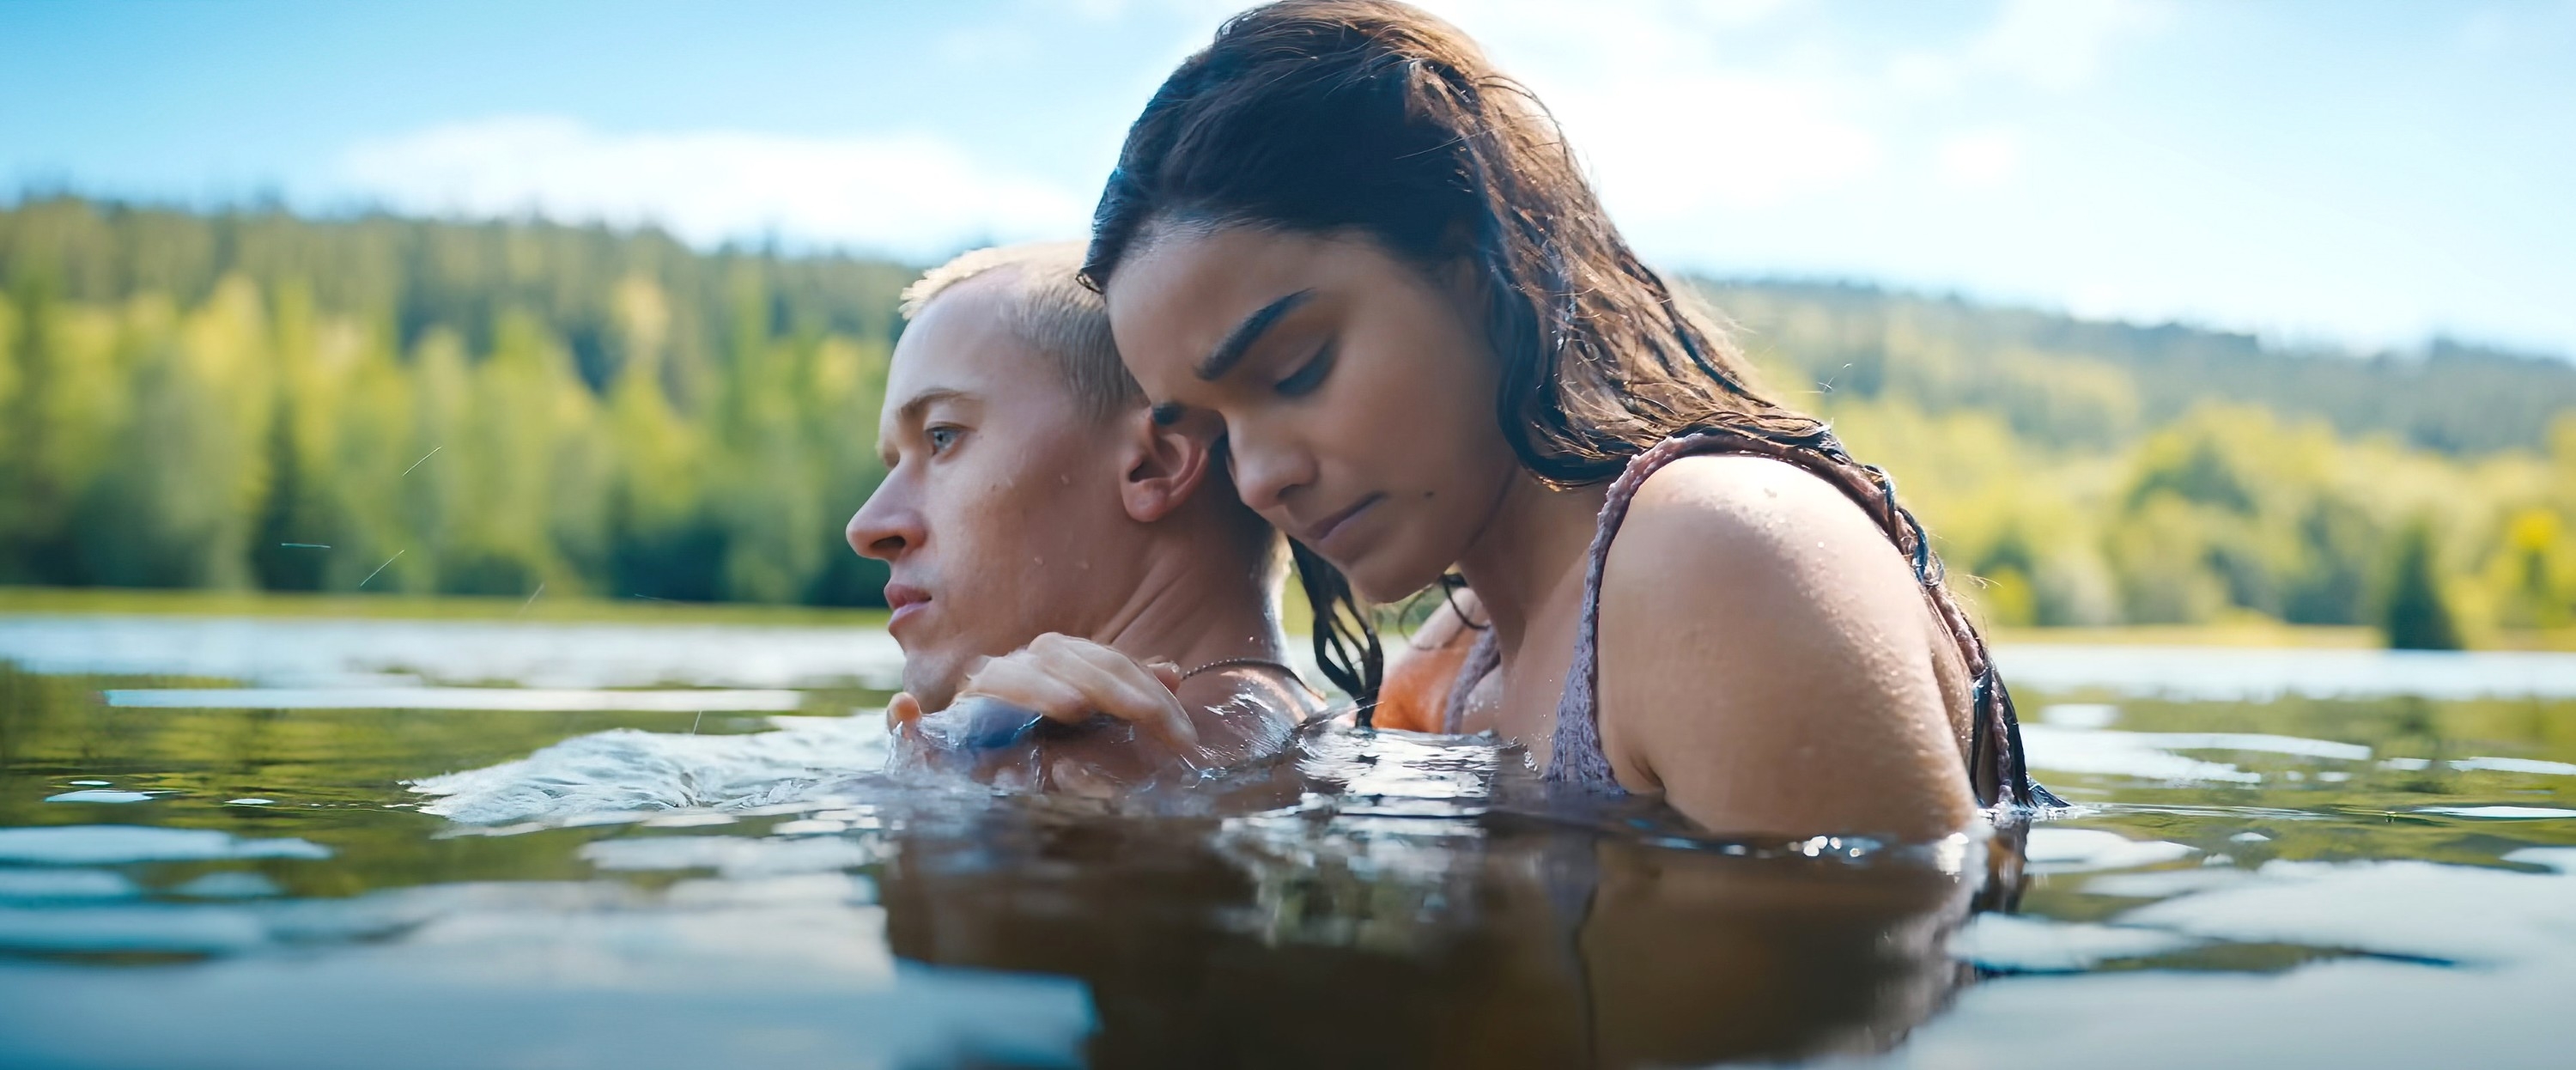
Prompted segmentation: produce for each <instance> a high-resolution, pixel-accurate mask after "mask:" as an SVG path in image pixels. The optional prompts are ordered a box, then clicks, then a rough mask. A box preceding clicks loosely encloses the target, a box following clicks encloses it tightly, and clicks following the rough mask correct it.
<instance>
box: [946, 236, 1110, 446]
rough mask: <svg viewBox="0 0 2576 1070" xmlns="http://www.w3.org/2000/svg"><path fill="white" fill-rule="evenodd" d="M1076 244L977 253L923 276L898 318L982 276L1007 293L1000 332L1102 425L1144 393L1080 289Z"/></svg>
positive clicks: (1002, 297)
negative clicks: (1027, 350)
mask: <svg viewBox="0 0 2576 1070" xmlns="http://www.w3.org/2000/svg"><path fill="white" fill-rule="evenodd" d="M1082 252H1083V246H1082V243H1081V242H1040V243H1031V244H1027V245H1003V246H996V247H994V248H990V249H977V250H975V251H973V252H970V253H965V254H962V255H960V256H959V257H957V258H956V259H954V260H951V261H949V262H947V263H945V264H941V265H939V266H938V267H935V268H932V269H930V270H929V271H928V272H926V273H924V274H923V275H922V276H921V278H920V279H918V280H916V281H915V282H914V283H913V284H912V285H910V286H907V287H904V290H903V304H902V311H903V318H904V319H906V320H910V319H913V318H915V317H917V316H919V315H921V310H922V309H924V308H927V307H929V305H930V302H931V301H933V300H935V299H936V298H938V296H939V295H940V294H942V293H945V292H947V291H948V289H949V288H950V287H952V286H955V285H957V284H959V283H962V282H965V281H966V280H968V279H973V278H979V277H981V276H984V275H996V274H997V273H1000V274H1006V275H1007V276H1008V277H1007V278H1002V277H999V276H998V275H997V277H996V279H995V280H994V281H995V282H996V283H1000V284H1002V285H1004V286H1005V287H1006V289H1004V290H1003V291H1002V292H1001V293H1000V294H999V295H998V297H999V301H1000V311H1001V315H1002V320H1003V326H1004V327H1005V328H1006V329H1008V330H1009V331H1010V332H1011V333H1012V334H1014V335H1017V336H1019V338H1020V340H1021V341H1023V342H1027V343H1028V344H1029V345H1030V347H1032V348H1034V349H1036V350H1037V351H1039V352H1041V353H1044V354H1046V355H1047V356H1048V357H1050V358H1052V359H1053V360H1054V363H1055V366H1056V371H1057V372H1058V373H1059V374H1061V375H1063V377H1064V382H1065V385H1066V386H1068V387H1071V388H1072V389H1073V395H1074V397H1075V398H1076V399H1077V400H1078V401H1080V403H1081V405H1082V408H1083V411H1084V412H1085V413H1087V414H1089V415H1090V416H1092V417H1093V418H1095V419H1107V418H1108V417H1110V416H1114V415H1116V414H1118V413H1120V412H1124V411H1126V410H1129V409H1132V408H1135V407H1137V406H1139V405H1143V404H1144V403H1145V392H1144V390H1142V389H1141V388H1139V387H1137V385H1136V380H1135V379H1134V378H1133V377H1131V376H1129V375H1128V374H1127V366H1126V365H1125V364H1124V363H1121V362H1120V361H1119V359H1118V343H1117V342H1116V341H1115V340H1114V339H1112V338H1111V337H1110V334H1109V308H1108V306H1107V305H1104V304H1102V303H1101V300H1100V295H1099V294H1097V293H1094V292H1092V289H1091V288H1090V287H1088V286H1084V285H1083V284H1082V280H1081V279H1080V277H1079V274H1078V273H1079V272H1080V271H1081V270H1082Z"/></svg>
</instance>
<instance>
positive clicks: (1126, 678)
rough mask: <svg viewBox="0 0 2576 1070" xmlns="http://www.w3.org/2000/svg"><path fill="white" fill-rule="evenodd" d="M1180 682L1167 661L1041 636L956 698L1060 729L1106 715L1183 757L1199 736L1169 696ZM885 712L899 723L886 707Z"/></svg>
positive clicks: (973, 675)
mask: <svg viewBox="0 0 2576 1070" xmlns="http://www.w3.org/2000/svg"><path fill="white" fill-rule="evenodd" d="M1180 682H1181V668H1180V666H1178V665H1174V664H1172V663H1170V662H1168V661H1152V662H1143V663H1139V662H1137V661H1136V660H1135V659H1133V658H1130V657H1128V656H1127V655H1125V654H1121V653H1119V652H1117V651H1115V650H1111V649H1110V648H1108V647H1105V646H1102V645H1100V644H1098V643H1094V642H1091V641H1090V640H1087V639H1076V638H1074V637H1072V636H1069V635H1060V634H1057V633H1054V632H1049V633H1047V634H1045V635H1041V636H1039V637H1037V638H1036V639H1034V640H1032V641H1030V643H1029V645H1028V646H1025V647H1022V648H1020V649H1019V650H1017V651H1014V652H1012V653H1010V654H1005V655H1003V656H1001V657H998V658H993V659H990V660H987V661H985V662H984V663H983V664H981V665H978V666H976V667H975V668H974V670H973V671H971V672H969V673H968V674H967V676H966V683H965V686H963V687H960V688H958V690H957V695H958V697H959V698H961V699H962V698H966V697H969V696H978V695H980V696H983V697H985V698H990V699H995V700H998V701H1001V702H1006V703H1009V704H1010V705H1013V706H1017V707H1019V708H1021V709H1025V710H1028V711H1029V712H1031V713H1033V714H1037V715H1039V716H1043V717H1045V718H1047V719H1048V720H1051V721H1056V722H1059V723H1062V724H1067V725H1075V724H1081V723H1082V722H1084V721H1088V720H1090V719H1092V718H1093V717H1096V716H1099V715H1102V714H1107V715H1108V716H1111V717H1114V718H1117V719H1118V720H1121V721H1124V722H1127V723H1128V724H1130V725H1133V726H1134V727H1136V728H1137V729H1139V730H1142V731H1144V732H1146V733H1148V734H1150V735H1152V736H1154V737H1155V738H1157V739H1160V740H1161V741H1162V742H1163V743H1164V744H1166V745H1167V746H1170V747H1171V748H1172V749H1173V750H1175V751H1178V752H1180V753H1182V754H1184V755H1188V754H1193V753H1196V752H1197V751H1198V750H1199V745H1198V743H1199V734H1198V729H1197V728H1196V727H1194V726H1193V725H1191V723H1190V716H1189V712H1188V711H1187V710H1186V709H1184V708H1183V707H1182V706H1181V700H1180V698H1179V697H1178V696H1177V695H1175V694H1173V688H1175V687H1178V686H1180ZM897 701H898V702H901V703H903V704H905V705H908V706H909V707H910V709H911V711H912V713H913V715H915V716H917V715H918V712H919V710H920V704H919V703H917V702H912V701H910V699H909V697H908V696H898V697H897ZM887 714H888V716H889V718H893V719H898V720H900V719H902V715H901V714H900V713H899V712H898V711H897V710H896V709H895V708H894V707H893V706H891V705H890V706H889V707H888V710H887Z"/></svg>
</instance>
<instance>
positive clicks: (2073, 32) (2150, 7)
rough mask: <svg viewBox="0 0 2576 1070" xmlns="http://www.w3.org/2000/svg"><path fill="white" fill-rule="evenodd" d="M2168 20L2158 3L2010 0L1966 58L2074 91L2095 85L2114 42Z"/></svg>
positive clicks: (2144, 0) (2050, 86)
mask: <svg viewBox="0 0 2576 1070" xmlns="http://www.w3.org/2000/svg"><path fill="white" fill-rule="evenodd" d="M2164 18H2165V9H2164V6H2163V5H2162V4H2161V3H2158V2H2156V0H2009V2H2008V3H2006V4H2005V5H2004V9H2003V13H2002V14H2001V15H1999V16H1997V17H1996V19H1995V21H1994V24H1993V25H1992V26H1989V27H1987V29H1986V32H1985V33H1984V34H1983V35H1981V36H1979V37H1978V39H1977V41H1976V42H1975V44H1973V45H1971V46H1970V48H1969V51H1968V58H1969V59H1970V60H1971V61H1973V62H1974V63H1975V64H1976V65H1977V66H1979V67H1982V68H1985V69H1988V70H1993V71H1999V72H2002V73H2006V74H2012V75H2017V76H2019V77H2021V78H2023V79H2025V80H2027V81H2029V82H2030V83H2031V84H2033V85H2037V86H2040V87H2042V88H2046V89H2059V90H2064V89H2073V88H2075V87H2077V86H2080V85H2082V84H2084V83H2085V82H2088V81H2091V80H2092V78H2093V75H2094V72H2095V71H2097V70H2099V69H2100V68H2101V65H2102V54H2103V52H2104V51H2105V50H2107V49H2108V48H2109V47H2110V45H2111V44H2112V43H2113V42H2114V41H2117V40H2119V39H2121V38H2123V37H2128V36H2132V35H2135V34H2138V33H2142V32H2145V31H2150V30H2153V29H2155V28H2156V27H2158V26H2160V25H2162V24H2163V22H2164Z"/></svg>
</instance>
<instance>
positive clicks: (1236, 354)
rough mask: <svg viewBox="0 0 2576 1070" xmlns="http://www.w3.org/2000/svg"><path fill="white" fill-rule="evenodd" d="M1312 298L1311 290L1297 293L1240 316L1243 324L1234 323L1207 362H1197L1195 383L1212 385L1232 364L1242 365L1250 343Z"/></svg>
mask: <svg viewBox="0 0 2576 1070" xmlns="http://www.w3.org/2000/svg"><path fill="white" fill-rule="evenodd" d="M1314 298H1315V291H1313V290H1311V289H1308V290H1299V291H1297V292H1296V293H1292V294H1289V295H1288V296H1286V297H1282V298H1280V299H1278V300H1276V301H1272V302H1270V303H1269V304H1266V305H1263V306H1261V309H1260V311H1257V312H1254V313H1253V314H1251V315H1249V316H1245V317H1243V322H1241V323H1238V324H1235V325H1234V330H1232V331H1228V332H1226V336H1225V340H1224V341H1222V342H1218V343H1217V344H1216V348H1215V349H1212V350H1209V351H1208V355H1207V359H1205V360H1201V361H1199V366H1198V375H1199V381H1200V382H1215V381H1216V380H1218V379H1222V378H1224V377H1225V373H1227V372H1230V371H1233V370H1234V366H1235V365H1237V364H1241V363H1243V356H1244V354H1246V353H1249V352H1251V351H1252V344H1253V343H1255V342H1258V341H1260V340H1261V336H1262V335H1263V334H1264V333H1266V332H1268V331H1269V330H1270V328H1271V327H1272V326H1273V325H1274V324H1277V323H1278V322H1279V317H1281V316H1285V315H1287V314H1289V313H1290V312H1294V311H1296V310H1297V306H1299V305H1302V304H1305V303H1306V302H1308V301H1311V300H1314Z"/></svg>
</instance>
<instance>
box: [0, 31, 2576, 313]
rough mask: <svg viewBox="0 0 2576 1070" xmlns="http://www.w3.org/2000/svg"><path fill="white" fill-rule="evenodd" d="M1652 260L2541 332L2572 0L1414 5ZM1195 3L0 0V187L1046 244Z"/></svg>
mask: <svg viewBox="0 0 2576 1070" xmlns="http://www.w3.org/2000/svg"><path fill="white" fill-rule="evenodd" d="M1428 6H1430V7H1431V8H1432V9H1433V10H1435V11H1438V12H1440V13H1442V14H1444V15H1446V16H1447V17H1449V18H1451V19H1452V20H1453V21H1455V22H1457V23H1458V24H1460V25H1461V26H1463V27H1465V28H1466V29H1467V30H1468V31H1469V32H1471V33H1473V34H1475V35H1476V36H1477V37H1478V38H1479V39H1480V40H1481V41H1483V42H1484V44H1485V46H1486V48H1487V49H1488V51H1489V52H1491V53H1492V54H1493V55H1494V57H1495V59H1496V60H1497V61H1498V62H1499V63H1501V64H1502V65H1503V67H1504V68H1505V69H1506V70H1508V71H1511V72H1513V73H1514V74H1516V75H1518V76H1519V77H1521V78H1522V79H1523V80H1524V81H1527V82H1529V83H1530V84H1531V85H1532V86H1533V87H1534V88H1535V89H1536V90H1537V91H1538V92H1539V94H1540V96H1541V97H1542V99H1544V100H1546V101H1547V102H1548V103H1549V105H1550V106H1551V107H1552V108H1553V109H1554V110H1555V111H1556V112H1557V113H1558V115H1559V117H1560V118H1561V119H1562V120H1563V121H1564V123H1565V125H1566V127H1567V131H1568V134H1569V136H1571V137H1572V139H1573V140H1574V143H1575V145H1576V148H1577V149H1578V151H1580V152H1581V153H1582V154H1583V155H1584V157H1585V159H1586V161H1587V163H1588V165H1589V166H1590V168H1591V169H1592V171H1593V173H1594V175H1595V177H1596V179H1597V181H1598V182H1599V183H1600V184H1601V187H1602V189H1603V192H1604V195H1605V197H1606V198H1607V199H1608V201H1609V203H1610V205H1611V208H1612V211H1613V212H1614V213H1615V214H1616V215H1617V217H1618V218H1619V220H1620V223H1621V225H1622V226H1623V227H1624V228H1625V229H1626V230H1627V232H1628V233H1629V234H1630V236H1631V238H1632V239H1633V240H1635V241H1636V242H1637V244H1638V245H1639V246H1640V247H1641V248H1642V249H1644V250H1645V251H1646V253H1647V254H1648V255H1649V256H1650V257H1652V258H1654V259H1655V260H1657V261H1658V262H1660V263H1663V264H1665V265H1667V266H1670V267H1675V268H1683V269H1696V270H1705V271H1711V272H1718V273H1724V274H1738V275H1792V276H1821V277H1835V278H1851V279H1862V280H1870V281H1877V282H1883V283H1887V284H1891V285H1897V286H1904V287H1912V288H1925V289H1936V290H1956V291H1960V292H1963V293H1966V294H1969V295H1971V296H1976V297H1982V298H1987V299H1997V300H2006V301H2013V302H2025V303H2033V304H2039V305H2043V306H2048V307H2056V308H2064V309H2069V310H2072V311H2074V312H2076V313H2078V314H2082V315H2088V316H2101V317H2117V318H2126V319H2135V320H2142V321H2151V322H2152V321H2163V320H2168V319H2181V320H2184V321H2189V322H2196V323H2204V324H2212V325H2220V326H2227V327H2235V328H2242V329H2251V330H2256V331H2260V332H2263V333H2265V334H2267V335H2269V336H2272V337H2274V338H2278V339H2284V340H2290V341H2297V342H2323V343H2329V344H2336V345H2342V346H2346V347H2351V348H2364V349H2366V348H2377V347H2387V346H2394V347H2405V346H2411V345H2413V344H2416V343H2418V342H2420V341H2421V340H2422V339H2424V338H2425V337H2427V336H2428V335H2430V334H2433V333H2437V332H2440V333H2449V334H2452V335H2456V336H2462V337H2467V338H2471V339H2476V340H2484V341H2490V342H2496V343H2501V344H2506V345H2511V346H2517V347H2522V348H2531V349H2543V350H2550V351H2556V352H2560V353H2576V0H2520V2H2491V3H2482V2H2475V0H2461V2H2452V3H2436V2H2431V0H2418V2H2411V3H2393V2H2392V3H2381V2H2367V0H2334V2H2326V0H2312V2H2305V3H2294V2H2287V0H2280V2H2270V3H2223V2H2218V0H1957V2H1938V3H1896V2H1893V0H1875V2H1849V3H1837V2H1827V0H1700V2H1684V0H1632V2H1624V0H1605V2H1600V3H1584V4H1574V3H1561V2H1542V0H1448V2H1434V3H1431V4H1429V5H1428ZM1235 7H1236V5H1234V4H1227V3H1217V4H1210V3H1203V2H1196V0H1159V2H1156V0H1064V2H1054V3H1038V2H1029V0H981V2H952V3H940V4H910V3H830V4H826V3H792V2H783V0H781V2H768V0H736V2H730V3H722V4H717V3H655V2H626V3H613V4H612V3H579V2H553V3H486V2H446V3H439V4H435V5H432V4H425V3H424V4H417V5H410V6H395V5H392V4H347V3H328V2H320V0H308V2H301V3H277V2H240V3H221V2H201V3H124V2H114V0H108V2H93V3H77V4H75V3H69V2H58V0H18V2H13V3H9V4H5V5H0V181H5V182H7V183H9V184H10V185H13V186H16V187H19V188H40V189H41V188H51V187H55V186H60V185H66V184H68V185H70V186H72V187H73V188H76V189H80V190H85V191H92V192H98V193H106V194H115V195H124V196H133V197H143V198H150V199H155V200H178V201H185V202H191V203H214V202H224V201H239V200H244V199H248V198H251V197H255V196H260V195H263V194H267V193H276V194H280V195H283V196H284V197H285V198H286V199H287V200H288V201H289V203H292V204H295V205H297V206H299V207H305V208H310V209H316V210H333V209H340V208H347V207H351V206H356V205H366V204H381V205H388V206H392V207H396V208H400V209H405V210H411V211H421V212H435V213H457V214H467V215H515V214H521V213H526V212H529V211H541V212H544V213H546V214H549V215H553V216H557V217H561V218H569V219H608V220H612V221H618V222H638V221H652V222H656V223H659V224H661V225H664V226H668V227H670V228H672V229H673V230H675V231H676V232H678V233H680V234H681V235H682V236H683V237H686V238H688V239H690V240H692V241H696V242H700V243H709V244H711V243H716V242H721V241H724V240H727V239H731V238H760V237H764V236H771V235H774V236H776V237H778V238H780V239H783V240H785V241H787V242H789V243H791V244H796V245H821V246H836V247H849V248H856V249H864V250H876V251H885V252H891V253H894V254H897V255H902V256H906V257H910V258H915V259H924V258H930V257H935V256H939V255H943V254H945V253H947V252H949V251H953V250H955V249H957V248H960V247H963V246H965V245H968V244H973V243H980V242H983V241H989V240H999V239H1018V238H1035V237H1057V236H1063V237H1070V236H1075V235H1078V234H1079V232H1080V231H1081V228H1082V225H1083V221H1084V219H1085V217H1086V215H1087V210H1088V208H1089V205H1090V203H1091V200H1092V199H1093V197H1094V196H1096V194H1097V192H1098V188H1099V181H1100V179H1101V177H1102V176H1103V175H1105V174H1106V171H1107V168H1108V166H1109V163H1110V160H1111V159H1112V157H1113V156H1114V155H1115V153H1116V150H1117V144H1118V139H1119V136H1120V134H1121V133H1122V132H1123V130H1124V128H1125V125H1126V123H1127V121H1128V120H1129V119H1130V118H1132V117H1133V114H1134V112H1135V110H1136V108H1137V107H1139V106H1140V105H1141V104H1142V103H1143V101H1144V98H1145V97H1146V95H1147V94H1148V93H1150V92H1151V91H1152V89H1153V86H1154V85H1155V83H1156V82H1158V81H1159V80H1160V79H1161V77H1162V75H1163V74H1164V73H1165V72H1166V71H1167V70H1168V69H1169V68H1170V66H1171V64H1172V63H1174V62H1176V61H1177V60H1178V59H1179V58H1180V57H1182V56H1183V55H1186V54H1187V53H1188V52H1189V51H1190V50H1191V49H1192V48H1193V47H1195V46H1197V45H1198V44H1200V43H1203V42H1204V41H1205V40H1206V38H1207V36H1208V34H1209V33H1210V32H1211V31H1212V30H1213V29H1214V27H1215V25H1216V24H1217V22H1219V21H1220V20H1222V19H1223V18H1224V16H1225V15H1226V14H1228V13H1230V12H1231V11H1232V10H1234V9H1235Z"/></svg>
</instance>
